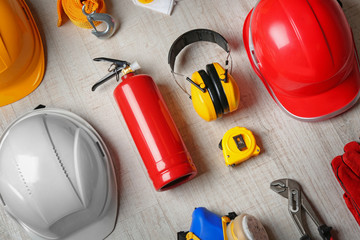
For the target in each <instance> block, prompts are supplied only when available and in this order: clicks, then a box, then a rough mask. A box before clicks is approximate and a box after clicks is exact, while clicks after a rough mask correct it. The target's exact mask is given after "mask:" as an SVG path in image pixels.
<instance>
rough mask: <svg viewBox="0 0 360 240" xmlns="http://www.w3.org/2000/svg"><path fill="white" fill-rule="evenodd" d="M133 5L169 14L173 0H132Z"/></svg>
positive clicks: (173, 3)
mask: <svg viewBox="0 0 360 240" xmlns="http://www.w3.org/2000/svg"><path fill="white" fill-rule="evenodd" d="M133 2H134V4H135V5H138V6H141V7H145V8H148V9H151V10H154V11H157V12H160V13H164V14H167V15H171V12H172V10H173V8H174V5H175V2H174V0H133Z"/></svg>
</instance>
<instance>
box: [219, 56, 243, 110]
mask: <svg viewBox="0 0 360 240" xmlns="http://www.w3.org/2000/svg"><path fill="white" fill-rule="evenodd" d="M213 64H214V66H215V69H216V72H217V73H218V75H219V78H220V79H221V80H223V79H225V69H224V68H223V67H222V66H221V65H220V64H219V63H213ZM221 84H222V86H223V89H224V92H225V95H226V98H227V100H228V104H229V111H230V112H232V111H235V110H236V109H237V108H238V106H239V103H240V91H239V87H238V85H237V84H236V82H235V80H234V78H233V77H232V76H231V75H230V73H228V77H227V82H225V81H221Z"/></svg>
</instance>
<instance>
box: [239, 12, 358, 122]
mask: <svg viewBox="0 0 360 240" xmlns="http://www.w3.org/2000/svg"><path fill="white" fill-rule="evenodd" d="M252 11H253V9H252V10H251V11H250V12H249V14H248V16H247V17H246V19H245V23H244V28H243V41H244V46H245V49H246V52H247V55H248V58H249V60H250V63H251V66H252V68H253V69H254V71H255V73H256V74H257V75H258V77H259V78H260V79H261V80H262V82H263V84H264V85H265V87H266V89H267V90H268V92H269V93H270V95H271V96H272V98H273V99H274V100H275V102H276V103H277V104H278V105H279V106H280V108H281V109H283V110H284V111H285V112H286V113H288V114H289V115H290V116H292V117H294V118H296V119H299V120H305V121H321V120H325V119H329V118H331V117H334V116H336V115H339V114H341V113H343V112H345V111H347V110H348V109H350V108H351V107H352V106H353V105H354V104H355V103H356V102H357V100H358V99H359V97H360V72H359V58H358V55H357V51H356V47H355V44H354V40H353V45H354V56H353V63H352V70H351V71H350V73H349V75H348V76H347V77H346V78H345V79H344V80H343V81H341V82H340V83H339V84H338V85H336V86H335V87H334V88H332V89H330V90H328V91H326V92H322V93H319V94H316V95H312V96H305V97H299V96H291V95H287V94H284V93H283V92H281V91H280V90H277V89H276V88H272V87H271V86H270V85H269V82H268V81H267V80H266V78H265V77H264V76H263V75H262V73H261V72H260V70H259V69H258V68H257V66H256V65H255V63H254V60H253V58H252V56H251V52H250V45H249V44H250V43H249V42H250V41H249V38H250V37H251V36H250V20H251V14H252Z"/></svg>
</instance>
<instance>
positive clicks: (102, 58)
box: [93, 57, 130, 68]
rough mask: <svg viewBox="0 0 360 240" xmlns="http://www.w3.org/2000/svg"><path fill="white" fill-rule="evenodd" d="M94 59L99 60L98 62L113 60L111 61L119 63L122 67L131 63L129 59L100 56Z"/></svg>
mask: <svg viewBox="0 0 360 240" xmlns="http://www.w3.org/2000/svg"><path fill="white" fill-rule="evenodd" d="M93 60H94V61H97V62H101V61H103V62H111V63H113V64H115V65H117V66H118V67H122V68H124V67H126V66H129V65H130V63H129V62H127V61H123V60H118V59H113V58H106V57H98V58H94V59H93Z"/></svg>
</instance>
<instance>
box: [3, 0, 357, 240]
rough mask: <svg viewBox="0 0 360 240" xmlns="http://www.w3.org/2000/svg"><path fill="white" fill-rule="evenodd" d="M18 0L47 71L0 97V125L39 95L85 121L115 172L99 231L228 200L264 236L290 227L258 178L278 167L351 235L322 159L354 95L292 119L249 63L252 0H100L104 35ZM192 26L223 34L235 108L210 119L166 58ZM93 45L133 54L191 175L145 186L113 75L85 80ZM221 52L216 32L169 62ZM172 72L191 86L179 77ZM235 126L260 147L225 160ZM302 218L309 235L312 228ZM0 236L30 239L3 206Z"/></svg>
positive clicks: (221, 205) (173, 221)
mask: <svg viewBox="0 0 360 240" xmlns="http://www.w3.org/2000/svg"><path fill="white" fill-rule="evenodd" d="M27 2H28V4H29V6H30V8H31V10H32V13H33V15H34V17H35V19H36V21H37V23H38V26H39V29H40V31H41V34H42V37H43V40H44V43H45V48H46V73H45V77H44V79H43V82H42V83H41V85H40V86H39V87H38V88H37V89H36V90H35V91H34V92H33V93H31V94H30V95H29V96H27V97H25V98H23V99H21V100H20V101H17V102H15V103H13V104H11V105H7V106H4V107H1V108H0V133H2V132H3V131H4V130H5V128H6V127H7V126H8V125H9V124H10V123H11V122H12V121H14V120H15V119H16V118H17V117H19V116H20V115H22V114H24V113H26V112H29V111H31V110H32V109H33V108H34V107H36V106H37V105H39V104H44V105H46V106H48V107H54V108H62V109H66V110H70V111H72V112H74V113H76V114H78V115H79V116H81V117H83V118H84V119H86V120H87V121H88V122H90V123H91V124H92V125H93V126H94V128H95V129H96V130H97V131H98V132H99V133H100V134H101V136H102V137H103V138H104V140H105V142H106V143H107V145H108V148H109V149H110V152H111V154H112V156H113V159H114V164H115V168H116V174H117V180H118V190H119V195H120V199H119V202H120V204H119V213H118V219H117V224H116V227H115V229H114V231H113V232H112V233H111V235H110V236H109V237H108V238H107V239H109V240H113V239H122V240H125V239H136V240H140V239H154V240H155V239H156V240H158V239H164V240H167V239H176V233H177V232H178V231H181V230H186V231H187V230H189V228H190V224H191V214H192V212H193V210H194V208H195V207H200V206H203V207H206V208H208V209H209V210H211V211H213V212H215V213H217V214H219V215H222V214H227V213H228V212H231V211H234V212H236V213H238V214H240V213H248V214H252V215H254V216H256V217H257V218H258V219H259V220H261V222H262V223H263V225H264V226H265V228H266V230H267V232H268V234H269V237H270V239H272V240H275V239H277V240H293V239H299V238H300V234H299V232H298V230H297V228H296V227H295V225H294V223H293V222H292V220H291V218H290V215H289V214H288V210H287V200H286V199H284V198H282V197H281V196H280V195H278V194H276V193H274V192H273V191H272V190H270V188H269V186H270V183H271V182H272V181H273V180H276V179H280V178H292V179H295V180H297V181H298V182H299V183H300V184H301V185H302V187H303V190H304V192H305V193H306V195H307V197H308V198H309V199H310V201H311V203H312V205H313V206H314V208H315V209H316V210H317V212H318V213H319V216H321V218H322V219H323V221H324V222H325V223H326V224H327V225H329V226H332V227H333V229H334V231H333V234H334V236H335V237H334V240H336V239H339V240H340V239H342V240H357V239H360V228H359V226H358V225H357V223H356V221H355V219H354V218H353V216H352V215H351V213H350V212H349V211H348V209H347V207H346V205H345V203H344V201H343V198H342V194H343V191H342V189H341V187H340V186H339V184H338V182H337V180H336V179H335V177H334V174H333V172H332V169H331V165H330V162H331V160H332V159H333V158H334V157H335V156H337V155H340V154H342V153H343V147H344V145H345V144H346V143H347V142H349V141H354V140H358V139H359V135H360V120H359V116H360V106H359V103H358V104H356V105H355V106H354V107H353V108H351V109H350V110H349V111H347V112H346V113H344V114H342V115H340V116H338V117H335V118H332V119H330V120H326V121H322V122H315V123H309V122H302V121H298V120H296V119H293V118H291V117H289V116H288V115H287V114H285V113H284V112H283V111H282V110H281V109H280V108H279V107H278V106H277V105H276V103H275V102H274V101H273V100H272V98H271V96H270V95H269V94H268V92H267V90H266V89H265V87H264V86H263V84H262V82H261V81H260V79H259V78H258V77H257V76H256V74H255V73H254V72H253V70H252V68H251V66H250V63H249V60H248V57H247V55H246V51H245V48H244V45H243V40H242V29H243V23H244V20H245V17H246V15H247V13H248V12H249V11H250V9H251V8H252V7H253V6H255V4H256V3H257V1H256V0H238V1H235V0H222V1H218V0H193V1H191V0H182V1H178V2H177V5H176V6H175V8H174V11H173V13H172V15H171V16H167V15H164V14H161V13H157V12H154V11H150V10H147V9H145V8H141V7H137V6H135V5H134V4H133V3H132V1H131V0H124V1H115V0H107V1H106V3H107V5H108V9H109V11H108V13H110V14H112V15H113V16H114V17H115V18H116V19H117V20H118V21H119V23H120V24H119V29H118V30H117V32H116V33H115V35H114V36H113V37H112V38H110V39H107V40H99V39H97V38H96V37H94V36H93V35H92V34H91V33H90V30H86V29H82V28H78V27H76V26H75V25H73V24H72V23H71V22H70V21H68V22H66V23H65V24H64V25H63V26H62V27H60V28H58V27H57V26H56V23H57V13H56V1H48V0H31V1H30V0H28V1H27ZM343 4H344V6H343V10H344V12H345V15H346V17H347V19H348V21H349V24H350V25H351V27H352V30H353V34H354V38H355V42H356V46H357V47H358V49H360V25H359V22H360V1H358V0H343ZM195 28H209V29H212V30H215V31H217V32H219V33H220V34H221V35H223V36H224V37H225V38H226V39H227V40H228V41H229V44H230V46H231V49H232V52H231V56H232V62H233V67H232V75H233V76H234V78H235V79H236V81H237V83H238V85H239V87H240V92H241V104H240V107H239V109H238V110H237V111H236V112H234V113H232V114H229V115H226V116H224V117H223V118H221V119H219V120H216V121H213V122H205V121H204V120H202V119H201V118H200V117H199V116H198V115H197V114H196V112H195V111H194V109H193V107H192V103H191V101H190V100H189V99H188V97H187V96H186V95H185V94H184V93H183V92H182V91H181V90H180V89H179V87H178V86H177V85H176V83H175V82H174V80H173V78H172V75H171V72H170V67H169V65H168V63H167V55H168V51H169V48H170V46H171V44H172V43H173V41H174V40H175V39H176V38H177V37H178V36H179V35H181V34H182V33H184V32H186V31H188V30H191V29H195ZM95 57H109V58H115V59H123V60H127V61H130V62H132V61H135V60H137V61H138V62H139V64H140V65H141V66H142V69H141V70H139V71H138V72H139V73H145V74H149V75H150V76H152V78H153V79H154V80H155V82H156V83H157V85H158V86H159V89H160V91H161V93H162V95H163V97H164V100H165V102H166V104H167V106H168V107H169V110H170V112H171V115H172V117H173V119H174V121H175V122H176V125H177V127H178V129H179V132H180V134H181V136H182V138H183V140H184V141H185V144H186V146H187V148H188V150H189V152H190V154H191V156H192V159H193V161H194V163H195V165H196V167H197V169H198V175H197V176H196V178H194V179H193V180H191V181H189V182H187V183H185V184H183V185H181V186H179V187H177V188H175V189H173V190H169V191H166V192H156V191H155V189H154V187H153V185H152V182H151V180H150V179H149V177H148V175H147V171H146V168H145V167H144V165H143V162H142V159H141V157H140V156H139V153H138V151H137V149H136V146H135V144H134V142H133V140H132V138H131V135H130V133H129V131H128V129H127V126H126V124H125V121H124V119H123V117H122V115H121V113H120V110H119V109H118V107H117V104H116V102H115V100H114V98H113V95H112V94H113V89H114V88H115V87H116V85H117V83H116V81H115V79H114V80H113V81H110V82H108V83H107V84H104V85H103V86H101V87H100V88H99V89H97V90H96V91H95V92H92V91H91V86H92V85H93V84H94V83H95V82H96V81H98V80H99V79H100V78H101V77H103V76H104V75H105V74H106V73H107V69H108V67H109V65H108V64H106V63H99V62H94V61H93V60H92V59H93V58H95ZM225 57H226V54H225V52H224V51H223V50H222V49H221V48H220V47H218V46H216V45H215V44H211V43H196V44H193V45H192V46H190V47H188V48H187V50H185V51H184V53H181V55H180V56H179V57H178V60H177V62H176V70H178V71H180V72H182V73H186V74H188V75H191V73H192V72H194V71H196V70H199V69H204V68H205V66H206V64H208V63H211V62H213V61H218V62H220V63H221V64H223V62H224V59H225ZM179 81H180V82H181V84H182V85H183V86H185V87H186V88H187V89H189V88H190V87H189V85H188V83H187V82H185V81H184V80H183V79H181V78H180V79H179ZM235 126H241V127H246V128H248V129H250V130H251V131H252V132H253V133H254V135H255V138H256V140H257V143H258V145H259V146H260V148H261V154H260V155H259V156H257V157H254V158H251V159H250V160H248V161H246V162H244V163H243V164H241V165H239V166H236V167H234V168H232V167H227V166H226V165H225V163H224V159H223V156H222V151H220V150H219V149H218V143H219V141H220V139H221V138H222V137H223V135H224V133H225V132H226V131H227V130H228V129H230V128H232V127H235ZM308 220H309V219H308ZM308 222H309V225H310V229H311V232H312V235H313V236H314V237H313V239H317V240H320V239H321V238H320V237H319V236H318V234H317V231H316V230H315V229H314V226H313V224H312V222H311V221H308ZM0 239H1V240H8V239H16V240H20V239H23V240H28V239H30V238H29V237H28V235H27V233H26V232H25V231H24V230H23V229H22V228H21V227H19V226H18V225H17V224H16V223H15V222H14V221H13V220H11V219H10V217H9V216H7V214H6V213H5V211H4V208H3V207H0Z"/></svg>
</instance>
